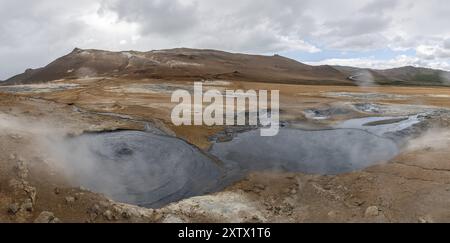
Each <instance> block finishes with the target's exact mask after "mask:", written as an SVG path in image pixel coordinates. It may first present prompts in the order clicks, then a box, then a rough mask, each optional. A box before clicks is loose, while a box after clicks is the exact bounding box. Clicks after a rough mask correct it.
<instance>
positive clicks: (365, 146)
mask: <svg viewBox="0 0 450 243" xmlns="http://www.w3.org/2000/svg"><path fill="white" fill-rule="evenodd" d="M383 119H384V120H386V121H387V122H386V123H388V124H384V123H383V122H382V125H380V126H367V125H365V124H367V123H370V122H374V121H375V122H377V121H383ZM389 122H392V124H389ZM416 122H418V121H417V120H416V119H415V118H414V117H411V118H405V119H398V120H392V118H390V117H385V118H366V119H355V120H349V121H347V122H346V123H343V124H340V125H339V126H337V127H336V128H333V129H329V130H318V131H305V130H299V129H292V128H282V129H281V130H280V133H279V134H278V135H277V136H274V137H261V136H260V132H259V130H251V131H246V132H242V133H239V134H237V135H236V136H235V137H234V138H233V139H232V140H231V141H227V142H222V143H215V144H214V145H213V146H212V147H211V149H210V150H209V151H208V152H203V151H200V150H199V149H197V148H195V147H194V146H192V145H190V144H188V143H186V142H184V141H183V140H181V139H178V138H175V137H170V136H164V135H160V134H154V133H148V132H138V131H120V132H110V133H98V134H86V135H82V136H79V137H76V138H70V139H68V141H67V143H68V144H66V147H67V148H70V156H67V157H68V158H66V159H65V161H66V168H67V171H69V173H68V174H69V176H71V177H72V178H77V181H76V183H78V184H80V185H82V186H84V187H86V188H88V189H90V190H92V191H95V192H100V193H103V194H105V195H107V196H109V197H111V198H112V199H114V200H116V201H120V202H125V203H131V204H136V205H140V206H145V207H152V208H158V207H162V206H164V205H167V204H169V203H171V202H175V201H179V200H182V199H184V198H189V197H193V196H198V195H204V194H207V193H211V192H216V191H220V190H222V189H223V188H224V187H225V186H227V185H230V184H231V183H232V182H235V181H237V180H239V179H242V178H243V177H244V176H245V175H246V174H247V173H249V172H252V171H284V172H286V171H289V172H302V173H309V174H340V173H346V172H351V171H355V170H361V169H364V168H367V167H369V166H372V165H375V164H377V163H381V162H385V161H388V160H390V159H392V158H393V157H394V156H396V155H397V154H398V153H399V152H400V148H399V147H398V144H397V143H396V142H395V141H394V140H392V139H389V138H387V137H384V136H383V133H384V132H392V131H395V129H404V128H406V127H408V126H411V125H413V124H415V123H416ZM377 128H379V131H375V130H373V129H377ZM374 131H375V132H374Z"/></svg>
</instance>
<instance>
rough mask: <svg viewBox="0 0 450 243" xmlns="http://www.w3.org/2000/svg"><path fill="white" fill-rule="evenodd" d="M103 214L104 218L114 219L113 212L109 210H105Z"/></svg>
mask: <svg viewBox="0 0 450 243" xmlns="http://www.w3.org/2000/svg"><path fill="white" fill-rule="evenodd" d="M103 216H105V218H106V219H107V220H109V221H111V220H113V219H114V215H113V213H112V212H111V210H106V211H105V212H104V213H103Z"/></svg>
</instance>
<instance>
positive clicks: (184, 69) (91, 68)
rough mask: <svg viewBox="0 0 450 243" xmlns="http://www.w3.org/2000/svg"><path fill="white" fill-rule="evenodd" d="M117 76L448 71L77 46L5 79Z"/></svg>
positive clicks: (428, 76)
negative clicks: (380, 68) (49, 61)
mask: <svg viewBox="0 0 450 243" xmlns="http://www.w3.org/2000/svg"><path fill="white" fill-rule="evenodd" d="M85 77H115V78H126V79H143V78H148V79H167V80H170V79H176V80H207V79H225V80H239V81H259V82H273V83H292V84H318V85H326V84H333V85H358V84H360V83H369V84H370V83H376V84H393V85H447V83H446V81H447V79H448V78H450V74H449V73H448V72H444V71H439V70H432V69H425V68H415V67H403V68H397V69H389V70H371V69H360V68H353V67H340V66H328V65H324V66H310V65H306V64H304V63H300V62H298V61H295V60H292V59H289V58H286V57H282V56H279V55H274V56H261V55H248V54H237V53H228V52H223V51H216V50H198V49H188V48H177V49H170V50H158V51H149V52H136V51H123V52H110V51H103V50H92V49H87V50H83V49H79V48H75V49H74V50H73V51H72V52H71V53H69V54H68V55H66V56H63V57H61V58H58V59H56V60H55V61H53V62H52V63H50V64H48V65H47V66H45V67H42V68H38V69H28V70H26V71H25V72H24V73H22V74H19V75H16V76H14V77H12V78H10V79H8V80H6V81H5V82H3V84H5V85H11V84H30V83H42V82H48V81H53V80H59V79H76V78H85Z"/></svg>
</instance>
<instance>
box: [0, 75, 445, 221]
mask: <svg viewBox="0 0 450 243" xmlns="http://www.w3.org/2000/svg"><path fill="white" fill-rule="evenodd" d="M192 85H193V82H191V81H176V80H173V81H167V80H165V81H162V80H158V79H132V80H127V79H125V78H123V77H120V78H95V79H71V80H58V81H54V82H52V83H51V84H48V86H46V84H40V85H38V86H36V85H34V86H19V87H17V86H15V87H13V88H8V89H0V93H1V94H0V150H1V153H0V221H1V222H39V223H42V222H44V223H57V222H111V223H113V222H166V223H170V222H423V223H427V222H450V206H449V205H450V150H449V147H450V130H449V129H450V127H449V126H450V117H449V116H448V112H447V109H449V108H450V99H448V97H450V90H448V89H446V88H438V87H386V86H383V87H354V86H315V85H309V86H308V85H292V84H291V85H290V84H271V83H258V82H239V81H233V82H226V81H224V80H217V81H214V80H212V81H209V82H205V83H204V86H205V87H214V88H217V89H219V90H225V89H233V90H234V89H244V90H245V89H256V90H259V89H269V90H271V89H278V90H280V97H281V104H280V108H281V119H282V120H283V121H284V122H286V123H287V124H289V126H290V127H291V129H294V128H301V129H309V130H317V129H330V128H331V127H334V126H337V125H339V124H340V123H342V122H343V121H346V120H349V119H353V118H362V117H377V116H383V117H389V119H388V121H384V122H377V123H372V124H370V125H371V126H369V127H373V126H377V125H386V124H385V123H396V122H400V121H404V120H405V118H404V117H405V116H409V115H417V114H422V113H423V115H422V116H423V118H421V119H423V121H425V122H423V123H420V124H418V125H416V126H415V127H414V129H410V130H408V132H405V131H403V133H405V134H393V135H392V136H391V137H394V136H401V137H402V138H405V140H402V143H401V147H400V148H401V151H400V153H399V154H398V155H396V156H395V157H394V158H393V159H391V160H389V161H384V162H382V163H378V164H377V165H374V166H371V167H368V168H363V169H359V170H357V171H352V172H345V173H343V174H336V175H321V174H304V173H300V172H286V171H283V170H270V171H251V172H250V174H248V175H245V176H243V177H242V178H238V179H236V180H230V183H229V184H227V185H226V186H225V187H224V188H218V189H217V190H213V191H211V192H202V193H201V195H194V196H193V197H190V196H189V197H187V198H181V199H179V200H176V201H174V202H173V203H170V204H168V205H162V206H161V207H157V208H156V207H155V208H153V209H152V208H144V207H139V206H137V205H131V204H124V203H121V202H116V201H113V199H112V198H110V197H109V196H108V195H102V194H100V193H98V192H95V191H94V190H92V188H87V187H85V186H83V185H82V183H80V181H77V179H76V178H74V177H73V176H71V175H72V172H73V171H70V170H69V171H68V167H67V166H65V164H64V163H62V161H72V163H79V165H83V164H84V163H87V164H89V163H88V162H89V158H90V157H89V156H87V155H86V154H84V153H77V152H76V150H75V149H74V150H71V149H67V147H64V146H65V143H64V141H66V139H70V138H76V137H79V136H80V135H83V134H84V135H86V134H91V135H92V134H98V133H100V132H111V131H133V132H136V131H137V132H150V133H152V134H156V135H155V136H165V137H166V136H167V137H170V138H175V137H177V139H180V142H182V143H183V146H186V147H189V148H191V149H195V151H196V152H195V153H204V154H208V152H209V149H210V148H211V146H212V145H213V143H214V140H213V139H211V137H212V136H214V135H217V134H218V133H220V132H222V133H223V132H224V131H226V130H227V129H230V128H226V127H205V126H200V127H190V126H184V127H176V126H174V125H173V124H172V123H171V120H170V113H171V109H172V107H174V105H176V104H173V103H171V102H170V94H171V91H172V90H174V89H178V88H185V89H192V87H193V86H192ZM391 117H396V118H391ZM225 133H226V132H225ZM92 136H95V135H92ZM152 136H153V135H152ZM348 143H351V141H349V142H348ZM285 146H289V144H285ZM399 146H400V145H399ZM61 151H68V152H67V153H63V154H61ZM120 151H121V154H119V155H131V154H132V152H131V151H130V150H127V148H125V149H122V150H120ZM67 156H70V158H71V160H69V159H67ZM167 156H169V155H167ZM74 158H75V160H74ZM215 162H216V163H217V165H218V166H220V165H221V163H220V162H219V161H215ZM119 165H120V164H119ZM123 166H126V165H125V164H124V165H123ZM98 176H101V173H99V174H98ZM171 189H176V188H171Z"/></svg>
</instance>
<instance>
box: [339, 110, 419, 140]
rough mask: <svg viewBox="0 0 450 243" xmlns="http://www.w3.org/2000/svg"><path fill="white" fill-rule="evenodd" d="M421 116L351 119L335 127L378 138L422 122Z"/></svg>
mask: <svg viewBox="0 0 450 243" xmlns="http://www.w3.org/2000/svg"><path fill="white" fill-rule="evenodd" d="M419 116H420V115H414V116H409V117H365V118H357V119H350V120H347V121H344V122H342V123H340V124H338V125H336V126H335V128H344V129H360V130H364V131H367V132H370V133H372V134H376V135H378V136H383V135H384V134H386V133H391V132H397V131H401V130H404V129H406V128H408V127H411V126H413V125H415V124H418V123H420V122H421V119H420V118H419ZM374 124H375V125H374Z"/></svg>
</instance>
